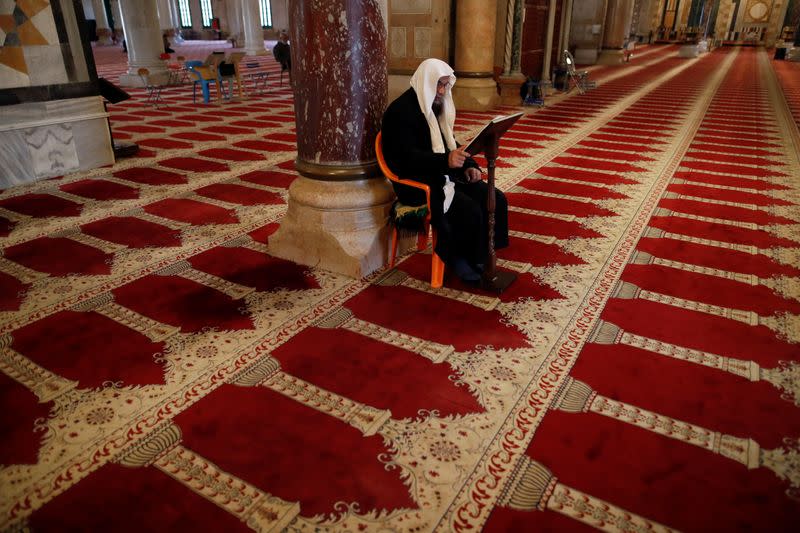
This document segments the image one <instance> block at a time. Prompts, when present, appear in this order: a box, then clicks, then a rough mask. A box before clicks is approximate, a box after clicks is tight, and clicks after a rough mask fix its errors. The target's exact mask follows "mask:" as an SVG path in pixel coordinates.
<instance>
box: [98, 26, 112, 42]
mask: <svg viewBox="0 0 800 533" xmlns="http://www.w3.org/2000/svg"><path fill="white" fill-rule="evenodd" d="M96 43H97V46H111V45H112V44H114V43H113V42H112V41H111V30H110V29H109V28H97V41H96Z"/></svg>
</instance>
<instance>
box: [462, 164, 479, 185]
mask: <svg viewBox="0 0 800 533" xmlns="http://www.w3.org/2000/svg"><path fill="white" fill-rule="evenodd" d="M464 176H466V178H467V182H468V183H475V182H476V181H480V180H481V171H480V170H478V169H477V168H475V167H469V168H468V169H466V170H464Z"/></svg>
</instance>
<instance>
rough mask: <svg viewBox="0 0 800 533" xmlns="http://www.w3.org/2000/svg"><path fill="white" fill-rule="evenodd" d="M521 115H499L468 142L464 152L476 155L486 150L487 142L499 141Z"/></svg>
mask: <svg viewBox="0 0 800 533" xmlns="http://www.w3.org/2000/svg"><path fill="white" fill-rule="evenodd" d="M521 116H522V113H521V112H520V113H514V114H513V115H499V116H496V117H494V118H493V119H492V120H490V121H489V122H488V123H487V124H486V125H485V126H484V127H483V128H481V131H479V132H478V134H477V135H475V137H473V138H472V140H471V141H470V142H469V144H468V145H467V146H465V147H464V150H465V151H467V152H469V154H470V155H477V154H479V153H481V152H483V151H484V150H485V149H486V143H487V142H494V139H499V138H500V137H501V136H502V135H503V134H504V133H505V132H506V131H507V130H508V129H509V128H510V127H511V126H513V125H514V123H515V122H516V121H517V120H519V117H521Z"/></svg>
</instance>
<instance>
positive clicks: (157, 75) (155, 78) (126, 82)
mask: <svg viewBox="0 0 800 533" xmlns="http://www.w3.org/2000/svg"><path fill="white" fill-rule="evenodd" d="M139 68H140V67H137V68H136V69H133V70H134V71H136V70H139ZM145 68H147V70H149V71H150V81H151V82H152V83H153V84H154V85H165V84H166V83H167V81H168V80H169V72H168V71H167V70H166V69H165V68H164V65H163V64H161V65H159V66H158V67H145ZM119 84H120V86H121V87H144V85H145V83H144V80H143V79H142V77H141V76H139V74H137V73H136V72H133V73H127V74H120V76H119Z"/></svg>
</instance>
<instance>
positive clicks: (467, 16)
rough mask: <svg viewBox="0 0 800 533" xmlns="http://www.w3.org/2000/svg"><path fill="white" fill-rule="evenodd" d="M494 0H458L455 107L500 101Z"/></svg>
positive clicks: (481, 106) (472, 108) (479, 107)
mask: <svg viewBox="0 0 800 533" xmlns="http://www.w3.org/2000/svg"><path fill="white" fill-rule="evenodd" d="M496 19H497V0H457V3H456V46H455V71H456V72H455V74H456V77H457V78H458V81H457V82H456V85H455V86H454V87H453V100H454V101H455V104H456V109H459V110H469V111H486V110H488V109H491V108H492V107H494V106H495V105H497V104H498V103H499V102H500V97H499V96H498V94H497V83H495V81H494V34H495V30H496V28H495V21H496Z"/></svg>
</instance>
